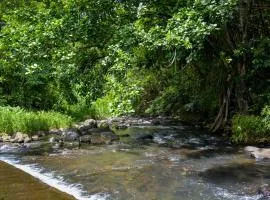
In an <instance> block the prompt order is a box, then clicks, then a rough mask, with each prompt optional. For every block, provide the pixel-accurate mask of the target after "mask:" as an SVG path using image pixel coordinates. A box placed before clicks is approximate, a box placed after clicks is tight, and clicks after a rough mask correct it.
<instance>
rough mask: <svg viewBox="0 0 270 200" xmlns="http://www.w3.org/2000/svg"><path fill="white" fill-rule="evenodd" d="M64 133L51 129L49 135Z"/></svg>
mask: <svg viewBox="0 0 270 200" xmlns="http://www.w3.org/2000/svg"><path fill="white" fill-rule="evenodd" d="M62 132H63V131H62V130H61V129H51V130H49V134H52V135H61V134H62Z"/></svg>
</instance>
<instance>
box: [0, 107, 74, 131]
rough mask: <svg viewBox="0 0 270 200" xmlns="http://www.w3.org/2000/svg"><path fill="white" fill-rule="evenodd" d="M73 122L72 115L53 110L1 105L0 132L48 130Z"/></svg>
mask: <svg viewBox="0 0 270 200" xmlns="http://www.w3.org/2000/svg"><path fill="white" fill-rule="evenodd" d="M71 122H72V119H71V117H69V116H66V115H63V114H60V113H57V112H53V111H50V112H44V111H37V112H29V111H25V110H24V109H21V108H16V107H0V132H4V133H14V132H17V131H23V132H24V133H33V132H35V131H46V130H49V129H52V128H64V127H69V126H70V125H71Z"/></svg>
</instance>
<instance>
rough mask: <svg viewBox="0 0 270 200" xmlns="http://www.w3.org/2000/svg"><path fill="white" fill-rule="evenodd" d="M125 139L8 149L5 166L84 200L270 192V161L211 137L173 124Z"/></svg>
mask: <svg viewBox="0 0 270 200" xmlns="http://www.w3.org/2000/svg"><path fill="white" fill-rule="evenodd" d="M119 134H121V135H127V134H129V135H130V137H122V138H121V139H120V141H117V142H114V143H113V144H111V145H100V146H90V145H84V146H81V147H80V148H69V149H67V148H53V146H52V145H51V144H49V143H48V142H46V141H40V142H34V143H31V144H30V145H29V146H28V147H27V148H25V147H19V146H18V145H14V144H13V145H12V144H3V143H2V144H0V160H2V161H4V162H6V163H8V164H10V165H13V166H14V167H16V168H18V169H20V170H22V171H24V172H26V173H27V174H30V175H32V176H33V177H35V178H36V179H39V180H41V181H42V182H44V183H45V184H47V185H49V186H51V187H53V188H55V189H57V190H59V191H62V192H65V193H67V194H69V195H72V196H73V197H75V198H76V199H79V200H85V199H89V200H180V199H181V200H259V199H263V198H262V197H261V196H260V195H258V194H257V191H258V188H259V187H260V186H262V185H264V184H270V170H269V169H270V162H269V161H263V160H262V161H256V160H254V159H253V158H250V157H249V156H247V155H246V154H245V153H244V152H243V148H242V147H235V146H233V145H231V144H230V142H229V141H227V140H225V139H224V138H220V137H218V136H215V135H212V134H211V133H208V132H207V131H205V130H201V129H195V128H191V127H188V126H183V125H179V124H177V125H175V124H174V125H166V126H133V127H130V128H128V129H126V130H119ZM148 136H149V137H148ZM5 182H9V180H1V182H0V183H1V184H0V188H1V187H3V186H4V185H5ZM29 187H31V186H29ZM29 190H30V188H29ZM26 191H27V190H26ZM31 191H33V190H31ZM5 192H7V193H12V192H13V191H12V188H10V191H5ZM37 192H38V191H37ZM23 195H25V194H23ZM27 195H30V196H31V193H28V194H27ZM29 199H30V198H29ZM42 199H43V198H42V197H40V199H39V200H42ZM55 199H56V200H57V198H55ZM59 199H61V198H59Z"/></svg>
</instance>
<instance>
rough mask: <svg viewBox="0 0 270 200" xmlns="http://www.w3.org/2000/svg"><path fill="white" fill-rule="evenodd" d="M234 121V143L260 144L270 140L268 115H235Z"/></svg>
mask: <svg viewBox="0 0 270 200" xmlns="http://www.w3.org/2000/svg"><path fill="white" fill-rule="evenodd" d="M268 114H269V113H268ZM269 116H270V115H268V117H269ZM268 119H269V118H268ZM232 122H233V127H232V133H233V134H232V138H231V139H232V141H233V142H234V143H246V144H253V143H257V144H260V143H267V142H269V141H270V128H269V120H267V117H265V116H247V115H236V116H234V117H233V121H232Z"/></svg>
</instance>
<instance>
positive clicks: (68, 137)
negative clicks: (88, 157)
mask: <svg viewBox="0 0 270 200" xmlns="http://www.w3.org/2000/svg"><path fill="white" fill-rule="evenodd" d="M62 139H63V140H64V141H76V140H78V139H79V133H78V131H77V129H74V128H70V129H66V130H64V131H63V133H62Z"/></svg>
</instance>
